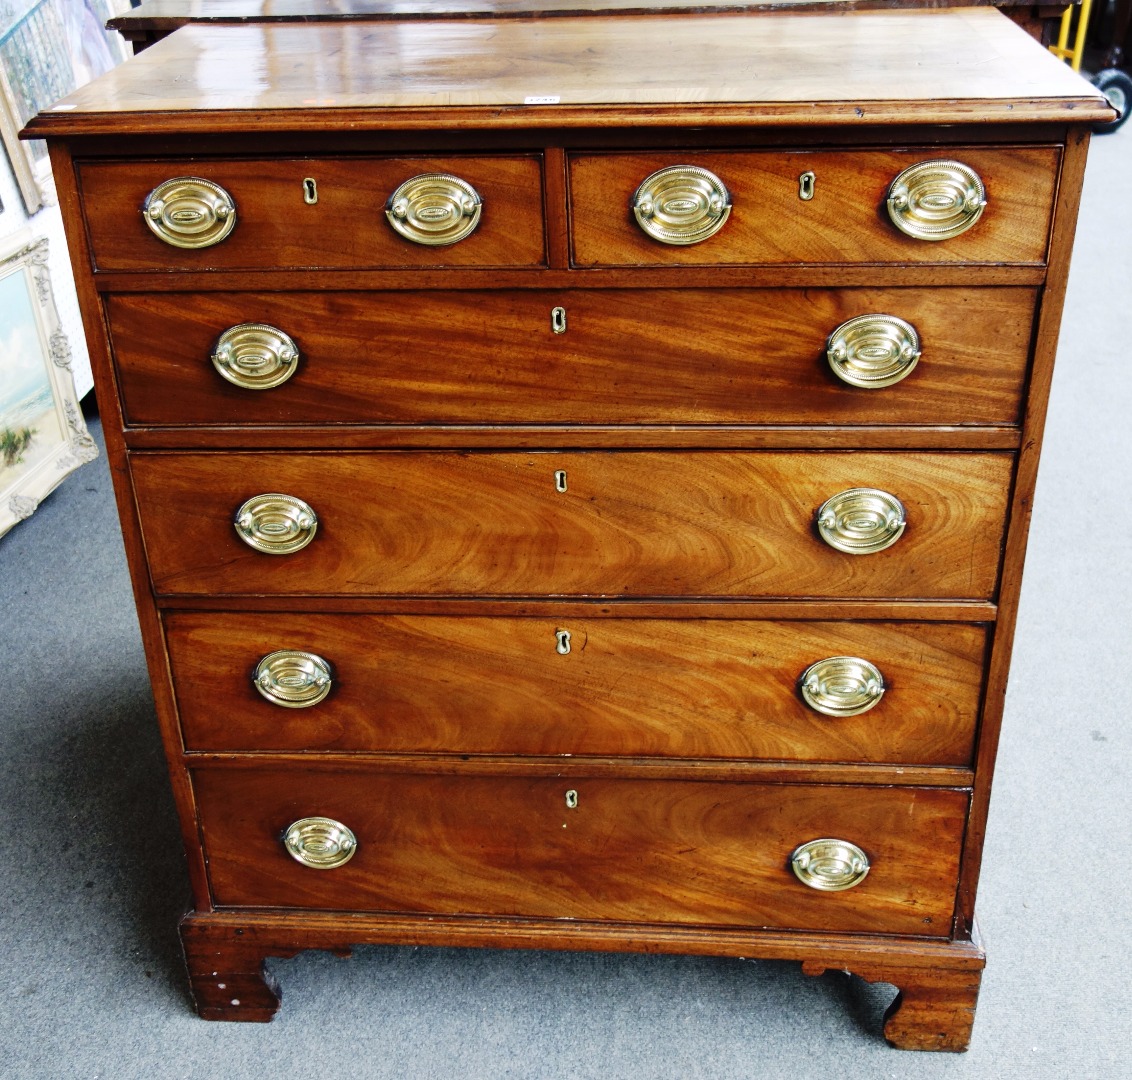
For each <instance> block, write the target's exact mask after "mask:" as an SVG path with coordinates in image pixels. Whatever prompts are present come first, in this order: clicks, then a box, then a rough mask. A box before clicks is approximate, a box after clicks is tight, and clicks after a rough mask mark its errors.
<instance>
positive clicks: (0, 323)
mask: <svg viewBox="0 0 1132 1080" xmlns="http://www.w3.org/2000/svg"><path fill="white" fill-rule="evenodd" d="M47 251H48V241H47V238H46V237H33V236H32V234H31V232H30V230H27V229H24V230H21V231H20V232H19V233H17V234H15V235H14V236H10V237H6V238H5V239H4V241H3V242H2V243H0V536H3V535H4V534H5V533H6V532H7V531H8V530H9V529H11V528H12V526H13V525H15V524H17V523H18V522H20V521H23V520H24V519H26V518H29V517H31V515H32V514H33V513H34V512H35V510H36V508H37V507H38V506H39V504H40V503H41V502H42V501H43V500H44V499H45V498H46V497H47V496H48V495H49V494H50V493H51V492H52V491H54V490H55V488H56V487H58V486H59V484H60V483H62V481H63V480H65V479H66V478H67V477H68V476H69V475H70V474H71V473H72V472H74V471H75V469H77V468H78V467H79V466H80V465H84V464H85V463H86V462H88V461H93V460H94V459H95V458H96V457H98V447H97V446H96V445H95V442H94V439H93V438H91V435H90V432H89V431H88V430H87V426H86V421H85V420H84V419H83V414H82V410H81V408H80V407H79V402H78V398H77V396H76V394H75V380H74V376H73V374H72V372H71V347H70V344H69V343H68V341H67V336H66V334H65V333H64V332H63V329H62V327H61V325H60V323H59V313H58V311H57V310H56V307H55V298H54V294H53V292H52V288H51V275H50V273H49V271H48V267H47Z"/></svg>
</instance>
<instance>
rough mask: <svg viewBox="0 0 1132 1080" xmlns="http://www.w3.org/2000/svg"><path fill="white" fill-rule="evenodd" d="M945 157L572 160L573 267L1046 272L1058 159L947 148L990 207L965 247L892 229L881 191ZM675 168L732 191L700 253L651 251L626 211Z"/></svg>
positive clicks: (855, 153)
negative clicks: (1005, 267)
mask: <svg viewBox="0 0 1132 1080" xmlns="http://www.w3.org/2000/svg"><path fill="white" fill-rule="evenodd" d="M940 157H941V155H940V152H939V149H938V148H936V147H909V148H907V149H901V150H839V151H820V150H804V151H796V152H793V153H790V152H786V151H762V152H747V153H722V152H716V151H709V152H704V151H697V150H694V149H693V150H689V151H687V152H686V153H683V154H681V153H680V152H679V151H675V152H674V151H666V152H664V153H654V154H600V155H598V154H593V155H587V154H576V155H572V156H571V158H570V198H571V213H572V226H571V227H572V245H573V247H572V250H573V256H574V261H575V263H576V265H578V266H650V265H651V266H657V265H660V266H669V265H679V266H686V265H700V266H703V265H718V266H726V265H735V264H745V263H753V264H766V263H883V262H900V263H919V262H929V263H955V262H963V263H1013V264H1026V263H1042V262H1044V261H1045V255H1046V244H1047V242H1048V238H1049V214H1050V207H1051V205H1052V201H1053V191H1054V186H1055V184H1056V181H1057V169H1058V163H1059V158H1060V155H1059V152H1058V150H1057V149H1056V148H1054V147H1015V148H1011V149H991V148H987V147H948V148H947V153H946V157H948V158H953V159H955V160H957V161H961V162H963V163H964V164H965V165H969V166H970V167H971V168H972V169H974V170H975V171H976V172H977V173H978V174H979V176H980V177H981V178H982V181H983V184H984V185H985V187H986V191H987V207H986V210H984V212H983V215H982V217H981V218H980V219H979V221H978V222H976V224H975V225H974V227H972V228H971V229H970V230H969V231H968V232H965V233H963V234H962V235H961V236H957V237H954V238H953V239H950V240H941V241H924V240H917V239H914V238H913V237H910V236H906V235H905V234H904V233H902V232H901V231H900V230H899V229H897V228H896V226H895V225H893V224H892V222H891V221H890V220H889V218H888V212H887V210H886V208H885V200H886V198H887V195H888V189H889V186H890V185H891V184H892V181H893V180H894V179H895V178H896V176H897V175H898V174H899V173H900V172H901V171H902V170H903V169H906V168H908V167H909V166H911V165H914V164H916V163H917V162H919V161H931V160H938V159H939V158H940ZM672 165H696V166H698V167H700V168H704V169H708V170H710V171H711V172H713V173H715V174H716V176H718V177H719V178H720V179H721V180H722V181H723V182H724V184H726V186H727V188H728V190H729V191H730V192H731V196H732V201H733V209H732V211H731V216H730V217H729V218H728V220H727V222H726V223H725V224H724V226H723V228H722V229H721V230H720V231H719V232H718V233H716V234H715V235H714V236H712V237H710V238H709V239H707V240H704V241H702V242H701V243H698V244H691V245H688V246H685V247H673V246H671V245H668V244H662V243H660V242H659V241H656V240H653V239H651V238H650V237H649V236H647V235H646V234H645V233H644V231H643V230H642V229H641V228H640V227H639V226H638V225H637V223H636V221H635V220H634V218H633V216H632V213H631V212H630V210H629V205H630V202H631V200H632V196H633V193H634V192H635V191H636V190H637V186H638V185H639V184H640V183H641V181H642V180H644V179H645V177H647V176H649V175H650V174H651V173H653V172H655V171H656V170H657V169H662V168H667V167H669V166H672ZM806 171H812V172H813V173H814V174H815V175H816V177H817V179H816V181H815V188H814V197H813V199H811V200H810V201H808V202H805V201H803V200H801V199H799V198H798V177H799V176H800V175H801V174H802V173H803V172H806Z"/></svg>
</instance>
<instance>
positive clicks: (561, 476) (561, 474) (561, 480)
mask: <svg viewBox="0 0 1132 1080" xmlns="http://www.w3.org/2000/svg"><path fill="white" fill-rule="evenodd" d="M554 490H555V491H565V490H566V470H565V469H558V470H557V471H556V472H555V474H554Z"/></svg>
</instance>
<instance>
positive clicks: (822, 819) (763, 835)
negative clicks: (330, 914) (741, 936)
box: [193, 767, 967, 936]
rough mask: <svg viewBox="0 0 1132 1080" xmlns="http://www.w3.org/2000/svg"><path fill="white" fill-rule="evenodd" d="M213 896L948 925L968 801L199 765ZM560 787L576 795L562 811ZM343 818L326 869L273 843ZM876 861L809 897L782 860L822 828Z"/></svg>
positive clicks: (528, 912)
mask: <svg viewBox="0 0 1132 1080" xmlns="http://www.w3.org/2000/svg"><path fill="white" fill-rule="evenodd" d="M193 782H194V787H195V790H196V794H197V799H198V804H199V806H200V811H201V831H202V835H203V838H204V847H205V850H206V853H207V855H208V862H209V871H210V879H211V882H212V888H213V894H214V899H215V902H216V903H217V905H218V906H220V907H308V908H316V909H322V910H328V909H329V910H334V909H338V910H346V911H415V912H429V913H436V914H473V915H474V914H482V915H499V916H512V917H514V916H533V917H536V918H538V917H541V918H568V919H597V920H614V921H623V922H671V923H677V924H679V923H683V924H708V925H711V924H716V925H724V926H727V925H730V926H736V925H740V926H780V927H794V928H800V929H811V930H826V931H844V930H853V931H874V932H881V933H895V934H899V933H905V934H918V935H924V936H946V934H947V933H948V932H949V930H950V920H951V913H952V910H953V907H954V891H955V881H954V879H955V874H956V872H957V868H958V851H959V844H960V841H961V839H962V834H963V823H964V820H965V815H966V807H967V794H966V793H965V792H963V791H951V790H941V789H934V788H904V789H901V788H879V789H878V788H854V787H845V788H837V789H834V788H822V787H815V786H808V785H782V786H780V785H773V784H772V785H761V784H712V783H699V784H697V783H687V782H680V783H665V782H660V783H657V782H650V781H634V780H597V779H589V778H584V779H571V777H570V774H569V771H568V769H564V772H563V776H562V777H561V778H560V779H557V780H553V779H530V780H523V779H521V778H514V777H494V778H493V777H476V778H467V779H461V778H450V777H443V778H440V777H419V776H417V777H409V776H399V775H398V776H394V775H389V774H382V773H381V772H380V771H363V770H361V769H359V770H358V771H356V772H352V771H347V770H340V771H338V772H337V773H335V774H333V775H327V774H322V773H317V772H309V771H305V770H302V769H293V770H287V771H285V772H284V771H281V770H278V769H271V768H270V767H264V768H262V769H241V770H239V771H227V770H223V769H219V768H216V767H213V768H198V769H196V770H194V773H193ZM567 789H576V790H577V795H578V805H577V807H576V808H575V809H573V810H571V809H568V808H567V806H566V803H565V792H566V790H567ZM312 815H321V816H326V817H331V818H334V819H335V820H339V821H342V822H343V823H345V824H347V825H348V826H349V827H350V828H351V829H352V830H353V831H354V833H355V834H356V836H357V838H358V849H357V854H356V855H355V856H354V858H353V859H352V860H351V861H350V862H349V863H347V864H346V865H344V866H341V867H338V868H337V869H335V870H333V871H326V872H323V871H313V870H311V869H309V868H308V867H304V866H301V865H300V864H298V863H297V862H295V861H294V860H293V859H292V858H291V857H290V856H289V855H288V854H287V853H286V851H285V849H284V848H283V846H282V844H281V843H280V841H279V836H280V834H281V833H282V832H283V831H284V830H285V829H286V828H287V827H288V826H289V825H290V824H291V823H292V822H293V821H294V820H296V819H298V818H301V817H306V816H312ZM827 836H838V837H842V838H844V839H848V840H851V841H852V842H854V843H856V844H858V845H859V846H860V847H862V848H863V849H864V850H865V852H866V854H867V855H868V856H869V859H870V862H871V864H872V869H871V870H870V872H869V875H868V877H867V878H865V880H864V881H863V882H862V883H861V884H860V885H858V886H856V887H855V888H853V889H850V890H847V891H845V892H841V893H818V892H817V891H815V890H812V889H809V888H808V887H806V886H804V885H802V884H801V883H799V882H798V881H797V879H796V878H795V877H794V876H793V873H792V872H791V871H790V869H789V867H788V862H789V858H790V855H791V852H792V851H793V850H794V848H795V847H797V846H798V845H799V844H800V843H804V842H806V841H807V840H812V839H815V838H817V837H827Z"/></svg>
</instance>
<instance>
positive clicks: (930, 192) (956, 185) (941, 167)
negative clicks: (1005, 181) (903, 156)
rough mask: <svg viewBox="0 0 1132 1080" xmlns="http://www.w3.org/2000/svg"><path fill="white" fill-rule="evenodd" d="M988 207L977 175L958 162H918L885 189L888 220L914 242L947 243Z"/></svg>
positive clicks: (985, 195) (984, 192) (968, 167)
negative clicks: (946, 241)
mask: <svg viewBox="0 0 1132 1080" xmlns="http://www.w3.org/2000/svg"><path fill="white" fill-rule="evenodd" d="M986 205H987V193H986V189H985V188H984V187H983V182H982V180H981V179H979V174H978V173H977V172H975V170H974V169H972V168H971V167H970V166H969V165H964V164H963V163H962V162H961V161H921V162H920V163H919V164H917V165H912V166H910V167H909V168H907V169H905V170H904V171H903V172H902V173H900V175H899V176H897V177H896V179H895V180H893V181H892V186H891V187H890V188H889V189H888V216H889V217H890V218H892V223H893V224H894V225H895V226H896V227H897V228H898V229H899V230H900V231H901V232H904V233H907V234H908V235H909V236H912V237H915V238H916V239H917V240H949V239H950V238H951V237H953V236H958V235H959V234H960V233H965V232H966V231H967V230H968V229H969V228H971V226H972V225H974V224H975V222H976V221H978V220H979V218H980V217H982V216H983V210H984V209H985V208H986Z"/></svg>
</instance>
